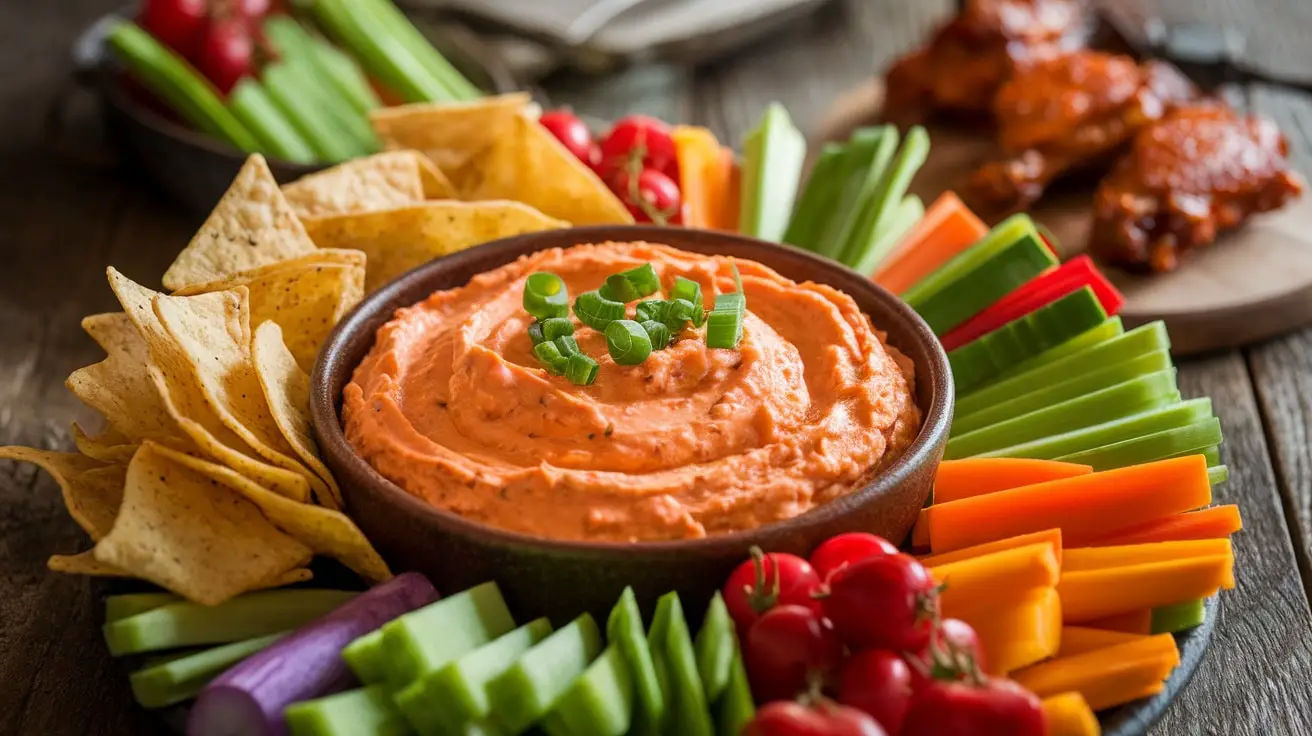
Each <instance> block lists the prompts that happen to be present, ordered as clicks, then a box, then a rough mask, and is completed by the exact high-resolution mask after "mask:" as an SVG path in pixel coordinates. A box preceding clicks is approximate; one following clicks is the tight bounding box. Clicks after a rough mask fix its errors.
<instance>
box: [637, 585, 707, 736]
mask: <svg viewBox="0 0 1312 736" xmlns="http://www.w3.org/2000/svg"><path fill="white" fill-rule="evenodd" d="M647 642H648V644H649V645H650V646H651V648H652V652H653V654H654V655H655V657H656V662H657V670H658V671H664V672H665V677H666V683H667V684H668V687H667V689H666V693H667V694H668V695H669V704H670V721H669V725H670V728H671V732H672V733H677V734H679V736H710V734H711V733H713V732H714V730H715V726H714V724H712V723H711V714H710V710H709V709H708V707H707V702H706V690H705V689H704V688H703V687H702V679H701V675H700V674H699V673H698V671H697V653H696V651H695V650H694V649H693V643H692V636H691V635H690V634H689V633H688V621H687V619H685V618H684V615H683V604H682V603H680V602H679V594H678V593H677V592H670V593H666V594H665V595H663V596H661V597H660V599H659V600H657V602H656V613H655V614H654V615H653V616H652V622H651V630H650V631H648V632H647Z"/></svg>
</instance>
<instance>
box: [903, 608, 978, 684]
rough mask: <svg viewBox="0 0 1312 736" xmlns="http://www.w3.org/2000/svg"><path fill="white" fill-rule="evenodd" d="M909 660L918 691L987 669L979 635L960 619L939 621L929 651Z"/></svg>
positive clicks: (922, 651) (912, 680)
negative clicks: (930, 685) (932, 684)
mask: <svg viewBox="0 0 1312 736" xmlns="http://www.w3.org/2000/svg"><path fill="white" fill-rule="evenodd" d="M907 657H908V658H909V660H911V683H912V685H913V686H914V687H915V689H916V690H920V689H921V688H922V687H925V686H926V685H928V684H929V683H931V682H933V681H935V680H961V679H964V678H966V677H969V676H970V675H971V674H972V673H974V672H976V671H979V670H982V669H984V649H983V647H981V646H980V643H979V635H978V634H976V633H975V629H974V628H973V627H971V625H970V624H968V623H966V622H965V621H962V620H961V619H956V618H945V619H943V620H942V621H939V622H938V625H937V626H936V627H934V632H933V633H932V634H931V635H930V639H929V643H928V644H926V645H925V648H924V649H923V650H921V651H920V652H918V653H916V654H910V653H909V654H908V655H907Z"/></svg>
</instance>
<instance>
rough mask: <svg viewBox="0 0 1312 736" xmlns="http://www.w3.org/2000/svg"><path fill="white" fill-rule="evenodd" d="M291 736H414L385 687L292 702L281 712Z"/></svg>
mask: <svg viewBox="0 0 1312 736" xmlns="http://www.w3.org/2000/svg"><path fill="white" fill-rule="evenodd" d="M283 713H284V715H285V716H286V720H287V728H288V732H289V733H290V734H291V736H405V735H406V734H411V733H414V732H413V731H411V730H410V726H409V724H407V723H406V720H405V716H403V715H401V711H400V710H399V709H398V708H397V707H396V705H395V704H394V703H393V702H392V696H391V694H389V693H388V691H387V687H386V686H384V685H370V686H369V687H365V688H360V689H358V690H347V691H346V692H344V693H337V694H336V695H329V696H328V697H326V698H319V699H318V700H307V701H305V702H302V703H293V704H291V705H290V706H288V707H287V710H285V711H283Z"/></svg>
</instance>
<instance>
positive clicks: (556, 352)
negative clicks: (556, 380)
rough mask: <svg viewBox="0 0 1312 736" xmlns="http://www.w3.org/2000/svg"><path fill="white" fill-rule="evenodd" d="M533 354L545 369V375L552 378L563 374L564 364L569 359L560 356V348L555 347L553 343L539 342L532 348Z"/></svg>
mask: <svg viewBox="0 0 1312 736" xmlns="http://www.w3.org/2000/svg"><path fill="white" fill-rule="evenodd" d="M533 354H534V355H536V356H537V359H538V360H539V361H541V363H542V365H543V366H545V367H546V369H547V373H550V374H551V375H553V376H559V375H561V374H562V373H564V372H565V364H566V363H568V362H569V358H566V357H565V356H564V355H561V353H560V348H558V347H556V343H554V342H541V343H538V344H537V346H536V347H534V348H533Z"/></svg>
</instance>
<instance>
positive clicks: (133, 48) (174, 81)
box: [105, 20, 260, 153]
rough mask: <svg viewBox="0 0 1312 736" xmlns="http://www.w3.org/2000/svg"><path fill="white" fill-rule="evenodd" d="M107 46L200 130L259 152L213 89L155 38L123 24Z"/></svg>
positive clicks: (113, 28) (119, 23)
mask: <svg viewBox="0 0 1312 736" xmlns="http://www.w3.org/2000/svg"><path fill="white" fill-rule="evenodd" d="M105 42H106V43H108V44H109V47H110V48H112V49H113V50H114V55H115V57H117V58H118V59H119V61H121V62H123V63H124V64H125V65H126V66H127V67H128V69H129V70H131V72H132V76H133V77H135V78H136V79H137V80H139V81H140V82H141V83H142V84H144V85H146V87H148V88H149V89H150V91H151V92H154V93H155V94H156V95H158V96H159V98H160V99H161V100H163V101H164V102H165V103H166V104H167V105H168V106H169V107H170V108H172V109H173V110H175V111H177V113H178V114H180V115H181V116H182V117H183V119H185V120H186V121H187V122H189V123H191V124H192V125H194V126H196V129H197V130H199V131H201V132H202V133H205V134H206V135H209V136H212V137H214V138H217V139H219V140H220V141H223V142H224V143H227V144H229V145H231V146H235V147H236V148H238V149H240V150H242V151H245V152H247V153H258V152H259V150H260V142H259V141H258V140H257V139H256V138H255V136H254V135H253V134H252V133H251V132H250V131H249V130H247V129H246V126H245V125H242V123H241V121H240V120H238V119H237V117H236V116H235V115H233V114H232V111H231V110H229V109H228V108H227V107H225V106H224V104H223V100H222V99H221V98H220V97H219V94H218V92H217V91H216V90H215V89H214V86H213V85H212V84H210V83H209V81H208V80H206V79H205V78H204V77H203V76H201V74H200V72H198V71H196V70H195V69H194V68H192V66H191V64H189V63H187V61H186V60H185V59H183V58H182V57H181V56H178V55H177V54H175V53H173V51H171V50H169V49H168V48H166V47H165V46H164V45H163V44H161V43H160V42H159V41H156V40H155V37H154V36H152V35H150V34H149V33H147V32H146V31H144V30H142V29H141V28H140V27H139V26H137V25H136V24H135V23H132V22H131V21H126V20H120V21H117V22H115V23H114V24H113V25H112V26H110V28H109V32H108V34H106V36H105Z"/></svg>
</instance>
